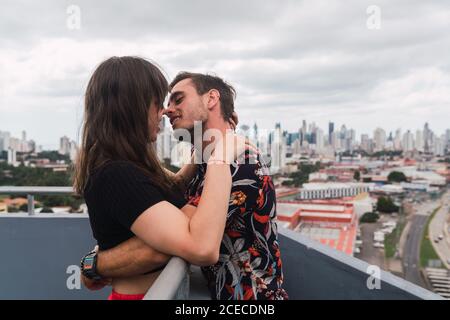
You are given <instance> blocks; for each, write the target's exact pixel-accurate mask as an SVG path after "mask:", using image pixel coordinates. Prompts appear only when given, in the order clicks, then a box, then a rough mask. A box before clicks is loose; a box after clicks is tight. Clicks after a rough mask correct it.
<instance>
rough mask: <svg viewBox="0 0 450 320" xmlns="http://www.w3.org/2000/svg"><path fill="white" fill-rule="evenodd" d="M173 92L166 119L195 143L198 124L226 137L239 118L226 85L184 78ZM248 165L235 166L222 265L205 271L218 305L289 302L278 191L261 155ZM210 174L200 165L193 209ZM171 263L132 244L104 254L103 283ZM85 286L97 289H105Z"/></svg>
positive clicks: (189, 195)
mask: <svg viewBox="0 0 450 320" xmlns="http://www.w3.org/2000/svg"><path fill="white" fill-rule="evenodd" d="M170 87H171V95H170V99H169V105H168V108H167V110H166V115H167V116H168V117H169V119H170V122H171V124H172V127H173V129H174V130H176V129H185V130H188V131H189V132H190V133H191V137H193V138H194V139H195V136H194V134H195V133H196V132H195V131H196V130H195V126H196V124H198V123H201V124H202V131H201V132H202V133H204V132H205V131H206V130H209V129H215V130H219V131H220V132H222V133H225V132H226V130H230V129H232V126H231V125H230V120H231V119H232V115H233V113H234V97H235V91H234V89H233V87H231V86H230V85H228V84H227V83H225V82H224V81H223V80H222V79H220V78H218V77H215V76H211V75H204V74H198V73H187V72H183V73H180V74H178V75H177V76H176V78H175V79H174V80H173V81H172V83H171V85H170ZM231 122H232V121H231ZM201 141H202V140H201ZM194 146H195V147H196V149H197V150H196V153H197V154H202V152H203V150H204V149H205V148H206V147H207V143H202V144H198V143H194ZM251 157H254V158H253V161H250V159H251ZM246 160H249V161H246V163H245V164H240V165H237V166H236V165H235V166H233V165H232V166H230V170H231V173H232V179H233V184H232V190H231V195H230V201H229V208H228V215H227V222H226V227H225V230H224V236H223V239H222V244H221V247H220V256H219V261H218V262H217V263H216V264H215V265H212V266H209V267H203V268H202V271H203V273H204V275H205V277H206V279H207V281H208V288H209V290H210V293H211V297H212V298H213V299H221V300H248V299H287V298H288V296H287V293H286V291H285V290H284V289H283V288H282V283H283V271H282V262H281V257H280V249H279V244H278V236H277V226H276V224H275V222H274V218H275V216H276V197H275V190H274V186H273V183H272V180H271V178H270V176H269V174H268V170H267V167H266V166H265V164H264V163H262V161H261V159H260V156H259V154H256V155H251V154H247V155H246ZM247 162H248V163H247ZM206 168H207V166H206V165H205V164H198V165H197V172H196V175H195V177H194V179H192V181H190V183H189V184H188V186H187V190H186V194H185V195H186V200H187V202H188V204H191V205H193V206H196V205H197V204H198V202H199V200H200V198H201V196H202V191H203V181H204V177H205V172H206ZM217 183H220V181H218V182H217ZM187 214H188V215H189V213H187ZM168 258H169V257H167V256H165V255H163V254H161V253H159V252H156V251H155V250H152V249H151V248H149V247H148V246H146V245H145V244H144V243H143V242H141V241H140V240H139V239H137V238H133V239H130V240H128V241H127V242H125V243H123V244H121V245H119V246H118V247H116V248H113V249H111V250H108V251H105V252H100V253H99V254H98V257H97V273H98V274H100V275H102V276H104V277H127V276H134V275H136V274H139V273H144V272H146V271H148V270H149V269H152V268H158V267H161V265H163V264H164V263H165V262H166V261H167V259H168ZM84 280H85V283H87V284H88V286H89V287H91V288H92V289H96V288H100V287H102V286H103V285H104V283H105V282H104V281H103V282H92V281H89V280H88V279H84Z"/></svg>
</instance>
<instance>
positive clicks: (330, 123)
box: [328, 122, 334, 145]
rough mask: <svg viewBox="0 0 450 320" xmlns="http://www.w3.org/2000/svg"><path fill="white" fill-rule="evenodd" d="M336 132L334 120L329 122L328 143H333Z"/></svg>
mask: <svg viewBox="0 0 450 320" xmlns="http://www.w3.org/2000/svg"><path fill="white" fill-rule="evenodd" d="M333 132H334V122H328V144H330V145H331V144H332V137H333Z"/></svg>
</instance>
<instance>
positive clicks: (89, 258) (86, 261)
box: [80, 251, 102, 280]
mask: <svg viewBox="0 0 450 320" xmlns="http://www.w3.org/2000/svg"><path fill="white" fill-rule="evenodd" d="M80 269H81V273H82V274H83V275H84V276H85V277H86V278H89V279H91V280H101V279H102V277H101V276H100V275H99V274H98V273H97V251H91V252H89V253H88V254H87V255H85V256H84V257H83V259H81V263H80Z"/></svg>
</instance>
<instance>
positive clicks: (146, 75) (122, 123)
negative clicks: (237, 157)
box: [74, 57, 172, 195]
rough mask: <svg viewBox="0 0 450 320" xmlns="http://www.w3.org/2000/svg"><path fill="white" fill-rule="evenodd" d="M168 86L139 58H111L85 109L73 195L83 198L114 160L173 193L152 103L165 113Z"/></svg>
mask: <svg viewBox="0 0 450 320" xmlns="http://www.w3.org/2000/svg"><path fill="white" fill-rule="evenodd" d="M167 93H168V83H167V80H166V78H165V77H164V75H163V74H162V73H161V71H160V70H159V69H158V68H157V67H156V66H155V65H153V64H152V63H150V62H148V61H147V60H144V59H142V58H138V57H112V58H109V59H107V60H106V61H104V62H102V63H101V64H100V65H99V66H98V67H97V69H96V70H95V71H94V73H93V75H92V77H91V79H90V80H89V83H88V86H87V89H86V95H85V103H84V120H83V127H82V139H81V140H82V141H81V146H80V150H79V153H78V158H77V160H76V164H75V175H74V189H75V191H76V192H77V193H78V194H79V195H82V194H83V192H84V189H85V187H86V183H87V181H88V178H89V174H90V173H92V171H93V170H95V169H96V168H98V167H100V166H101V165H103V164H104V163H106V162H107V161H109V160H125V161H129V162H132V163H133V164H134V165H136V166H137V167H139V168H140V169H142V170H143V171H144V172H145V173H146V174H147V175H148V176H149V178H150V179H151V180H152V182H153V183H155V185H157V186H159V187H161V188H163V190H165V191H169V190H170V188H171V187H172V182H171V180H170V179H169V177H168V176H167V175H166V174H165V172H164V170H163V168H162V166H161V164H160V162H159V161H158V157H157V155H156V152H155V150H154V148H153V147H152V146H151V143H150V130H149V123H148V115H149V110H150V106H151V105H152V103H156V105H157V106H158V108H162V107H163V102H164V98H165V96H166V95H167Z"/></svg>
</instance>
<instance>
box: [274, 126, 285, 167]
mask: <svg viewBox="0 0 450 320" xmlns="http://www.w3.org/2000/svg"><path fill="white" fill-rule="evenodd" d="M286 147H287V146H286V139H285V137H284V136H283V133H282V131H281V125H280V123H277V124H276V125H275V131H274V132H273V139H272V141H271V145H270V158H271V165H270V171H271V172H272V173H278V172H280V171H281V169H282V168H283V167H284V166H285V164H286Z"/></svg>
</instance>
